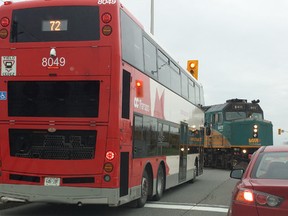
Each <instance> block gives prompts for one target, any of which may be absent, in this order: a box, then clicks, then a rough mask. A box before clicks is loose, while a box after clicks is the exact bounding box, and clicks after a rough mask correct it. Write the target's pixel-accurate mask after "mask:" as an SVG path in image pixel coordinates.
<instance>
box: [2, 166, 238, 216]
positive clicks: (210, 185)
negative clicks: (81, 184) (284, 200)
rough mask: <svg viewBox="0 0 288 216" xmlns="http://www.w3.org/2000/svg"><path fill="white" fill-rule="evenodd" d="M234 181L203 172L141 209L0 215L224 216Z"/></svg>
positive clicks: (54, 208) (31, 209)
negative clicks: (191, 180)
mask: <svg viewBox="0 0 288 216" xmlns="http://www.w3.org/2000/svg"><path fill="white" fill-rule="evenodd" d="M236 182H237V181H236V180H233V179H230V178H229V171H227V170H217V169H205V171H204V174H203V175H202V176H200V177H198V178H197V179H196V181H195V182H194V183H193V184H191V183H185V184H183V185H180V186H178V187H176V188H173V189H170V190H167V191H165V193H164V196H163V198H162V199H161V200H160V201H158V202H148V203H147V204H146V205H145V207H144V208H141V209H137V208H133V207H129V206H120V207H117V208H109V207H107V206H96V205H84V206H82V207H78V206H75V205H63V204H59V205H56V204H47V203H43V204H42V203H31V204H25V205H18V206H16V207H11V206H9V208H5V209H4V208H3V205H2V208H1V205H0V215H1V216H12V215H13V216H14V215H15V216H18V215H21V216H26V215H27V216H84V215H85V216H92V215H93V216H98V215H99V216H100V215H101V216H103V215H105V216H115V215H117V216H132V215H133V216H135V215H137V216H146V215H147V216H152V215H157V216H192V215H193V216H225V215H226V214H227V211H228V206H229V204H230V198H231V192H232V189H233V187H234V185H235V183H236Z"/></svg>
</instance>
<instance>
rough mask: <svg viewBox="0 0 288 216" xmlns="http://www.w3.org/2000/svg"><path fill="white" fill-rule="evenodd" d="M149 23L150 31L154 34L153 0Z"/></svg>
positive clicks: (152, 1)
mask: <svg viewBox="0 0 288 216" xmlns="http://www.w3.org/2000/svg"><path fill="white" fill-rule="evenodd" d="M150 21H151V23H150V33H151V34H152V35H154V0H151V20H150Z"/></svg>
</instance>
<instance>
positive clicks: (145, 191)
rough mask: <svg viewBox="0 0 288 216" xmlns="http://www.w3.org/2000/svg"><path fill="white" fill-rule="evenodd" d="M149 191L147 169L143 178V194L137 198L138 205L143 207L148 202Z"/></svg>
mask: <svg viewBox="0 0 288 216" xmlns="http://www.w3.org/2000/svg"><path fill="white" fill-rule="evenodd" d="M148 193H149V177H148V173H147V171H146V169H145V170H144V172H143V176H142V180H141V196H140V198H139V199H137V200H136V207H137V208H142V207H144V205H145V204H146V201H147V199H148Z"/></svg>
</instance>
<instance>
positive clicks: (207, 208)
mask: <svg viewBox="0 0 288 216" xmlns="http://www.w3.org/2000/svg"><path fill="white" fill-rule="evenodd" d="M145 207H146V208H162V209H178V210H189V211H209V212H223V213H227V212H228V206H218V205H216V206H215V205H197V204H192V205H191V204H175V203H146V204H145Z"/></svg>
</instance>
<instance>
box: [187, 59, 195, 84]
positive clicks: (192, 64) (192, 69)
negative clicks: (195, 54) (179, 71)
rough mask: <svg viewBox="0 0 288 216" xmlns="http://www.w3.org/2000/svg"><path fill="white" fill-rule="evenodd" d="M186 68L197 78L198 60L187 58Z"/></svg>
mask: <svg viewBox="0 0 288 216" xmlns="http://www.w3.org/2000/svg"><path fill="white" fill-rule="evenodd" d="M187 70H188V71H189V73H190V74H191V75H192V76H193V77H194V78H195V79H196V80H198V60H188V61H187Z"/></svg>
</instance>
